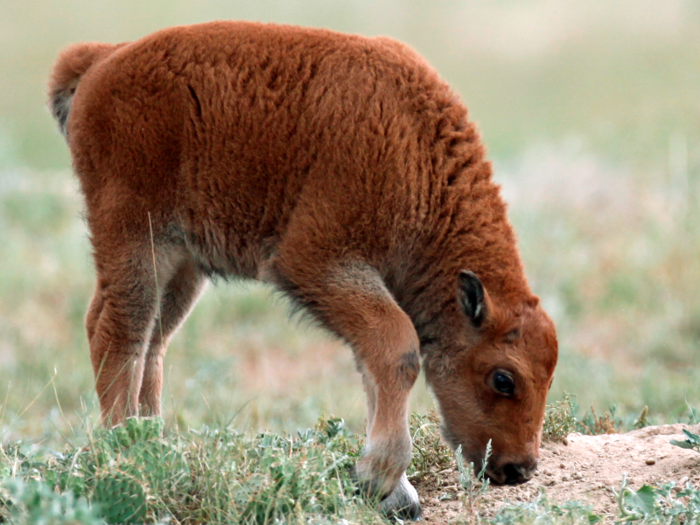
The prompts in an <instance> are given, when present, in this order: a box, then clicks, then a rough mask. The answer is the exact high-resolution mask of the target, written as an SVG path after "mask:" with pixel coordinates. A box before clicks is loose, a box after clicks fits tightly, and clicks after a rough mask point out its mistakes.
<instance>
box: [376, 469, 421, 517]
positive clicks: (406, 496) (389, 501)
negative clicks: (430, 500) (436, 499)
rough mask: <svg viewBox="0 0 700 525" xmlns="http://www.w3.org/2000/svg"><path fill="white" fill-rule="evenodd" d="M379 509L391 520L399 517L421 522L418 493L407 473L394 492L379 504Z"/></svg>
mask: <svg viewBox="0 0 700 525" xmlns="http://www.w3.org/2000/svg"><path fill="white" fill-rule="evenodd" d="M379 509H380V510H381V511H382V512H383V513H384V514H386V515H387V516H388V517H389V518H392V517H397V518H401V519H402V520H411V521H420V518H421V508H420V502H419V501H418V492H416V489H415V488H413V485H411V484H410V483H409V481H408V478H407V477H406V473H404V474H403V475H402V476H401V480H400V481H399V484H398V485H397V487H396V488H395V489H394V491H393V492H392V493H391V494H389V496H387V497H386V498H384V499H383V500H382V501H381V502H380V503H379Z"/></svg>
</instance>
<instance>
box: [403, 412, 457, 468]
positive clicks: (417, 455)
mask: <svg viewBox="0 0 700 525" xmlns="http://www.w3.org/2000/svg"><path fill="white" fill-rule="evenodd" d="M410 425H411V438H412V439H413V460H412V461H411V466H410V467H409V469H408V472H407V474H408V478H409V479H410V480H412V481H423V480H425V479H427V478H437V477H439V476H440V474H441V472H442V471H444V470H446V469H449V468H452V466H453V461H454V460H453V459H452V458H453V452H452V450H451V449H450V448H449V447H448V446H447V445H445V444H444V443H443V441H442V437H441V436H440V418H439V416H438V414H437V412H436V411H435V410H431V411H430V412H428V413H427V414H426V415H424V416H423V415H419V414H412V415H411V421H410Z"/></svg>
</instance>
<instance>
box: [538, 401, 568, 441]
mask: <svg viewBox="0 0 700 525" xmlns="http://www.w3.org/2000/svg"><path fill="white" fill-rule="evenodd" d="M575 430H576V407H575V406H574V402H573V399H572V396H571V395H570V394H568V393H564V398H563V399H562V400H561V401H557V402H556V403H554V404H552V405H547V411H546V412H545V414H544V424H543V426H542V439H543V440H544V441H559V442H563V441H564V440H565V439H566V436H568V435H569V434H571V433H572V432H574V431H575Z"/></svg>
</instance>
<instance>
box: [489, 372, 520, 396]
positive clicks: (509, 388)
mask: <svg viewBox="0 0 700 525" xmlns="http://www.w3.org/2000/svg"><path fill="white" fill-rule="evenodd" d="M491 384H492V385H493V389H494V390H495V391H496V392H498V393H499V394H501V395H504V396H509V397H510V396H512V395H513V394H514V393H515V381H513V377H512V376H511V375H510V374H509V373H508V372H506V371H505V370H496V371H495V372H494V373H493V379H492V380H491Z"/></svg>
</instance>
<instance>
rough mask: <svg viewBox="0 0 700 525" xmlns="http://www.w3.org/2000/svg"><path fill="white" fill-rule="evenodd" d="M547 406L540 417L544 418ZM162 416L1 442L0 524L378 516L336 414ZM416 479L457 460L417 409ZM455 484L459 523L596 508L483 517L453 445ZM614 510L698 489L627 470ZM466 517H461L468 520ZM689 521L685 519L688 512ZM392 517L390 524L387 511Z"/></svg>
mask: <svg viewBox="0 0 700 525" xmlns="http://www.w3.org/2000/svg"><path fill="white" fill-rule="evenodd" d="M556 410H557V407H554V408H551V409H550V414H549V415H548V417H549V418H550V419H551V416H552V414H551V413H552V411H556ZM164 426H165V422H164V421H163V420H162V419H158V418H156V419H130V420H128V421H127V423H126V424H125V425H123V426H121V427H118V428H115V429H111V430H104V429H91V428H90V426H89V425H86V426H85V427H84V428H83V430H84V431H85V435H84V436H82V437H81V438H80V439H79V440H78V441H80V442H81V443H80V444H75V445H73V446H67V447H64V449H63V450H62V451H61V452H55V451H53V452H52V451H50V450H49V449H46V448H44V447H36V446H27V445H25V444H23V443H21V442H18V443H10V444H8V445H6V446H4V447H3V448H2V449H1V450H0V523H1V522H9V523H15V524H25V523H26V524H29V523H45V524H49V525H68V524H73V525H75V524H85V525H88V524H89V525H92V524H104V523H108V524H117V523H128V524H132V523H133V524H136V523H188V524H193V525H194V524H198V523H211V524H224V523H226V524H246V525H252V524H261V525H263V524H276V523H320V524H323V523H329V524H330V523H345V524H348V525H351V524H372V523H375V524H382V523H389V522H390V520H388V519H387V518H385V517H384V516H382V515H380V514H379V513H378V512H377V511H376V508H375V507H374V505H373V502H371V501H369V502H368V501H365V500H363V499H362V497H361V495H360V493H358V491H357V490H356V488H355V486H354V485H353V483H352V481H351V478H350V474H349V468H350V467H351V466H352V465H353V464H354V463H355V461H356V460H357V458H358V457H359V454H360V451H361V449H362V445H363V440H362V438H361V437H360V436H358V435H357V434H355V433H353V432H351V431H349V430H348V429H347V427H346V425H345V423H344V422H343V420H342V419H337V418H320V419H319V420H318V422H317V423H316V425H315V426H314V427H313V428H310V429H307V430H304V431H297V432H296V433H295V434H288V433H282V434H278V433H272V432H263V433H258V434H251V435H245V434H242V433H240V432H239V431H237V430H236V429H234V428H233V427H228V428H213V427H207V426H204V427H202V428H200V429H198V430H193V429H190V430H188V431H186V432H174V431H170V432H165V433H163V430H164ZM411 433H412V435H413V436H414V437H415V438H416V439H415V447H414V453H413V463H412V467H411V469H410V470H409V476H410V477H411V479H412V481H414V482H418V483H422V484H423V486H426V483H427V482H429V479H430V477H431V476H432V477H435V476H438V477H439V476H440V472H441V470H442V469H443V467H446V466H448V465H454V462H455V457H454V455H453V454H452V453H451V452H449V451H447V449H445V448H444V446H443V445H442V444H441V443H440V438H439V433H438V429H437V427H436V425H434V424H433V422H432V421H431V419H430V418H426V417H425V416H419V415H414V416H413V417H412V420H411ZM456 463H457V468H458V471H459V486H460V487H459V492H458V494H457V498H459V499H460V500H462V501H463V507H464V509H465V513H464V514H462V515H458V516H456V517H455V520H456V521H455V523H462V522H464V523H484V524H487V523H488V524H494V525H505V524H530V523H538V524H540V523H552V524H579V523H599V522H601V521H602V518H601V517H600V516H598V515H596V514H595V513H594V512H593V511H592V510H591V507H590V506H588V505H586V504H584V503H581V502H567V503H564V504H554V503H550V502H549V501H548V499H547V495H546V493H545V492H542V493H541V494H540V496H539V497H538V498H537V499H535V500H534V501H530V502H525V503H518V504H512V503H506V504H505V505H504V506H502V507H501V508H500V509H499V510H498V511H497V512H496V513H495V514H494V515H493V517H491V518H487V517H485V514H484V513H483V512H482V508H481V506H482V504H481V501H480V500H481V498H482V497H483V496H484V494H486V492H487V491H488V490H489V484H488V480H487V479H486V478H485V476H484V472H483V471H482V472H480V473H478V474H477V476H476V477H475V476H474V467H473V465H464V464H463V461H462V460H461V456H459V455H458V457H457V460H456ZM615 496H616V497H617V499H618V516H617V517H618V519H620V520H621V521H623V522H629V523H653V524H657V523H658V524H665V523H669V524H670V523H692V519H695V517H697V515H698V513H700V490H699V489H698V488H693V487H692V486H691V485H688V486H686V487H680V488H676V487H675V485H674V483H672V482H671V483H662V484H660V485H658V486H653V487H652V486H648V485H644V486H642V487H641V488H640V489H638V490H637V491H634V490H632V489H631V488H630V487H629V484H628V483H627V480H626V478H625V477H624V476H623V478H622V481H621V485H620V488H619V490H618V491H617V492H616V493H615ZM464 520H466V521H464ZM689 520H690V521H689ZM392 523H396V522H395V521H393V522H392Z"/></svg>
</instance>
